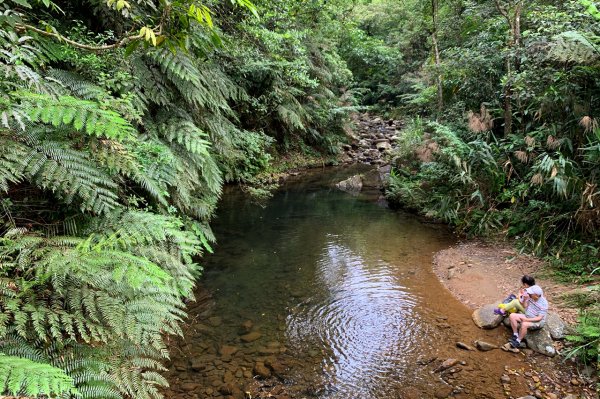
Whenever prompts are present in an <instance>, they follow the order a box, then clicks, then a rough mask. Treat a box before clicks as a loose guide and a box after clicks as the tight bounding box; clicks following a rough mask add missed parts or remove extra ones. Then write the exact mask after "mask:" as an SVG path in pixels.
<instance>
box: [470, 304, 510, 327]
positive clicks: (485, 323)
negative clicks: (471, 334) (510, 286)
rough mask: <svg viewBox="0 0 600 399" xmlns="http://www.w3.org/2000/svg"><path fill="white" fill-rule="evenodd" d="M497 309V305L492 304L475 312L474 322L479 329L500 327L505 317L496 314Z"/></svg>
mask: <svg viewBox="0 0 600 399" xmlns="http://www.w3.org/2000/svg"><path fill="white" fill-rule="evenodd" d="M496 307H497V305H496V304H495V303H491V304H489V305H484V306H483V307H482V308H479V309H477V310H476V311H474V312H473V315H472V317H473V321H474V322H475V324H476V325H477V327H479V328H485V329H491V328H496V327H498V325H499V324H500V323H501V322H502V319H503V318H504V317H503V316H501V315H497V314H495V313H494V309H496Z"/></svg>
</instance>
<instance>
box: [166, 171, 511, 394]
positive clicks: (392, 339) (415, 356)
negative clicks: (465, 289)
mask: <svg viewBox="0 0 600 399" xmlns="http://www.w3.org/2000/svg"><path fill="white" fill-rule="evenodd" d="M365 168H366V167H365V166H362V167H359V166H355V167H353V168H337V169H336V168H333V169H329V170H326V171H317V172H313V173H307V174H306V175H303V176H301V177H297V178H293V179H290V181H288V182H286V184H285V185H284V187H282V188H281V189H280V190H278V191H277V192H276V193H275V194H274V196H273V198H271V199H270V200H269V201H268V202H267V203H266V206H259V205H257V204H255V203H253V202H251V201H249V199H248V197H247V196H246V195H244V194H243V193H241V192H240V191H239V190H231V191H229V192H227V193H225V195H224V198H223V200H222V201H221V203H220V207H219V211H218V213H217V215H218V216H217V218H216V219H215V221H214V222H213V227H214V231H215V234H216V236H217V240H218V245H216V246H215V253H214V254H212V255H206V256H205V257H204V258H203V259H202V262H203V266H204V267H205V271H204V274H203V277H202V279H201V281H200V285H199V287H198V290H197V302H196V303H192V304H190V307H189V319H188V320H187V323H186V324H185V326H184V327H183V329H184V336H183V337H182V338H181V339H174V340H173V341H172V342H171V352H172V359H171V361H170V363H169V364H168V365H167V366H168V367H169V372H167V373H166V377H167V379H168V380H169V382H170V384H171V388H170V389H169V390H167V391H165V396H166V397H168V398H213V397H214V398H240V399H241V398H244V397H248V398H249V397H253V398H256V397H275V398H279V399H286V398H287V399H291V398H324V399H325V398H327V399H341V398H344V399H346V398H357V399H363V398H364V399H367V398H419V397H440V398H443V397H447V396H448V395H451V394H452V395H454V397H464V398H479V397H481V398H498V397H503V396H504V395H505V393H504V392H503V388H502V385H501V384H500V383H499V379H500V375H501V374H502V373H504V372H505V367H515V368H516V367H519V362H520V359H518V358H517V357H514V356H513V357H511V356H510V355H508V354H505V353H504V352H501V351H499V350H496V351H493V352H470V351H464V350H461V349H458V348H456V346H455V343H456V342H457V341H463V342H468V343H471V344H472V342H473V340H475V339H485V340H487V341H490V342H501V341H503V340H505V335H506V334H505V332H504V331H502V329H497V330H494V331H483V330H478V329H477V328H476V327H475V326H474V325H473V323H472V321H471V318H470V311H469V310H468V309H467V308H466V307H465V306H463V305H462V304H461V303H460V302H458V301H457V300H456V299H454V297H452V295H451V294H450V293H449V292H448V291H447V290H446V289H445V288H444V287H443V286H442V285H441V283H440V282H439V281H438V279H437V277H436V276H435V275H434V273H433V272H432V268H431V262H432V257H433V255H434V254H435V253H436V252H437V251H439V250H441V249H443V248H447V247H448V246H450V245H452V244H454V242H455V239H454V238H453V237H452V235H451V234H449V232H448V231H447V230H446V229H445V228H444V227H443V226H440V225H434V224H424V223H423V222H422V221H420V220H419V219H418V218H416V217H414V216H412V215H410V214H407V213H404V212H401V211H393V210H390V209H388V208H387V206H386V205H385V202H384V201H382V200H381V199H380V198H379V197H380V195H381V193H380V192H378V191H376V190H371V191H369V190H363V192H361V194H360V195H356V196H353V195H350V194H348V193H345V192H342V191H340V190H338V189H336V188H335V187H334V184H335V183H336V182H339V181H341V180H343V179H345V178H346V177H348V176H350V175H353V174H356V173H358V172H365V171H366V169H365ZM451 359H455V360H456V362H451V363H454V364H453V365H452V366H450V367H448V368H446V369H443V367H444V366H442V363H443V362H444V361H448V360H451ZM269 395H270V396H269Z"/></svg>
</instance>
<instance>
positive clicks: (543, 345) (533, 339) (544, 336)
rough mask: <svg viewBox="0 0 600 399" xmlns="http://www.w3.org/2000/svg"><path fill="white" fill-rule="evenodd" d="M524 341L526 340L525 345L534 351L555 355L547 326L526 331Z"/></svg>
mask: <svg viewBox="0 0 600 399" xmlns="http://www.w3.org/2000/svg"><path fill="white" fill-rule="evenodd" d="M525 341H526V342H527V347H528V348H529V349H531V350H533V351H535V352H538V353H541V354H542V355H546V356H550V357H553V356H555V355H556V349H555V348H554V345H553V341H552V336H551V335H550V330H549V329H548V328H541V329H539V330H530V331H527V335H526V336H525Z"/></svg>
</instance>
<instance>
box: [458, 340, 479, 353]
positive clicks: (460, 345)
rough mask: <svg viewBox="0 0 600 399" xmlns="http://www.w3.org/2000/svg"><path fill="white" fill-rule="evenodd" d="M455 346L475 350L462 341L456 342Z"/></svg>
mask: <svg viewBox="0 0 600 399" xmlns="http://www.w3.org/2000/svg"><path fill="white" fill-rule="evenodd" d="M456 347H457V348H460V349H464V350H467V351H474V350H475V348H473V347H472V346H470V345H467V344H465V343H464V342H457V343H456Z"/></svg>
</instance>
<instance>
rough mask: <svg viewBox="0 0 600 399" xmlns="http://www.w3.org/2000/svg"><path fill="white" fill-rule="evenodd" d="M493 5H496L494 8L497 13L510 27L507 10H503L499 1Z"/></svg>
mask: <svg viewBox="0 0 600 399" xmlns="http://www.w3.org/2000/svg"><path fill="white" fill-rule="evenodd" d="M494 3H495V4H496V8H497V9H498V12H499V13H500V14H502V15H503V16H504V18H506V20H507V21H508V23H509V25H510V16H509V15H508V10H507V9H505V8H503V7H502V6H501V5H500V1H499V0H496V1H494Z"/></svg>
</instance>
